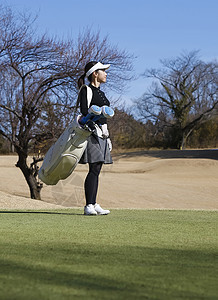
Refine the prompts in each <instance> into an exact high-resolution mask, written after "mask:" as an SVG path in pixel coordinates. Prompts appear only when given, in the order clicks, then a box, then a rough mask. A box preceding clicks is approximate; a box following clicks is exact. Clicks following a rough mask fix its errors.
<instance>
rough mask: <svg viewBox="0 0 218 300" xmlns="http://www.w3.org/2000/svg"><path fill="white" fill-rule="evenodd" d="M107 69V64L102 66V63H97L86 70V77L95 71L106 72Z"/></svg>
mask: <svg viewBox="0 0 218 300" xmlns="http://www.w3.org/2000/svg"><path fill="white" fill-rule="evenodd" d="M109 67H110V65H109V64H107V65H103V64H102V63H100V62H97V64H95V65H94V66H93V67H92V68H91V69H89V70H88V72H87V73H86V77H89V75H91V74H92V73H93V72H94V71H96V70H106V69H108V68H109Z"/></svg>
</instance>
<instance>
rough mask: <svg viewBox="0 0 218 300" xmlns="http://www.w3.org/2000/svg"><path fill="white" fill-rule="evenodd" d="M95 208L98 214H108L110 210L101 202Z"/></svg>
mask: <svg viewBox="0 0 218 300" xmlns="http://www.w3.org/2000/svg"><path fill="white" fill-rule="evenodd" d="M94 209H95V211H96V213H97V214H98V215H108V214H109V213H110V211H109V210H108V209H103V208H101V206H100V205H99V204H97V203H96V204H95V205H94Z"/></svg>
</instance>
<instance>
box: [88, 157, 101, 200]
mask: <svg viewBox="0 0 218 300" xmlns="http://www.w3.org/2000/svg"><path fill="white" fill-rule="evenodd" d="M102 165H103V163H102V162H96V163H92V164H91V163H90V164H89V173H88V175H87V177H86V180H85V196H86V205H89V204H95V203H96V196H97V191H98V177H99V174H100V172H101V168H102Z"/></svg>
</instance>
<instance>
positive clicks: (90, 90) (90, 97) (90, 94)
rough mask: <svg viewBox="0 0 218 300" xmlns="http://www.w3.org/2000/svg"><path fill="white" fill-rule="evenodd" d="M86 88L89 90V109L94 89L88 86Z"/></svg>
mask: <svg viewBox="0 0 218 300" xmlns="http://www.w3.org/2000/svg"><path fill="white" fill-rule="evenodd" d="M86 88H87V106H88V108H89V106H90V103H91V101H92V89H91V88H90V87H89V86H88V85H87V86H86Z"/></svg>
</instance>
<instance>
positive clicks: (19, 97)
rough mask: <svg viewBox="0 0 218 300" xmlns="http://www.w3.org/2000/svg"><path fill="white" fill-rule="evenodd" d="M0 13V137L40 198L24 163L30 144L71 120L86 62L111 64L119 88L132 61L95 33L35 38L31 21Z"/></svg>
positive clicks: (33, 194) (30, 169)
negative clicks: (70, 37)
mask: <svg viewBox="0 0 218 300" xmlns="http://www.w3.org/2000/svg"><path fill="white" fill-rule="evenodd" d="M0 11H1V13H0V134H1V135H2V136H3V137H5V138H6V139H8V140H9V141H10V142H11V144H12V146H13V147H14V149H15V151H16V152H17V154H18V161H17V164H16V166H17V167H19V168H20V169H21V171H22V173H23V175H24V177H25V179H26V181H27V183H28V186H29V189H30V195H31V198H33V199H40V191H41V188H42V185H41V184H40V183H39V182H37V179H36V175H37V170H36V163H37V159H34V162H33V163H32V164H31V165H30V166H29V165H28V164H27V157H28V154H29V150H30V148H31V145H33V144H34V143H35V142H37V141H42V140H43V139H45V138H48V137H54V135H55V134H57V135H58V134H59V133H60V130H61V129H63V128H64V127H65V126H66V125H67V124H68V123H69V121H70V120H71V119H72V117H73V114H74V113H75V104H76V98H77V96H76V94H77V92H78V91H77V79H78V77H79V76H80V75H81V73H83V70H82V68H83V67H84V65H85V63H86V62H87V61H89V60H101V61H102V62H105V61H107V62H108V63H111V64H112V65H113V68H111V69H112V72H111V73H110V76H109V78H108V79H109V83H112V82H113V81H115V77H116V87H117V88H120V86H121V83H123V81H124V79H128V71H129V70H131V58H130V56H129V55H128V54H127V53H126V52H125V51H119V50H118V49H117V48H114V47H112V46H110V45H109V43H108V41H107V38H104V39H101V38H100V34H99V33H96V34H92V33H91V32H90V31H89V30H87V31H85V32H84V33H82V34H81V35H79V37H78V39H77V40H76V41H74V40H72V41H70V40H69V41H67V42H63V41H57V40H54V39H50V38H48V37H46V36H45V35H44V36H41V37H38V36H37V35H36V32H35V31H34V30H33V24H34V19H33V18H31V17H30V16H25V15H23V16H21V15H19V16H16V15H15V14H14V13H13V12H12V11H11V10H10V9H8V8H3V7H1V10H0ZM125 74H126V77H125ZM119 82H120V85H119ZM52 115H53V119H52ZM52 120H53V121H52ZM54 120H55V122H54ZM51 124H52V126H51Z"/></svg>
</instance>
